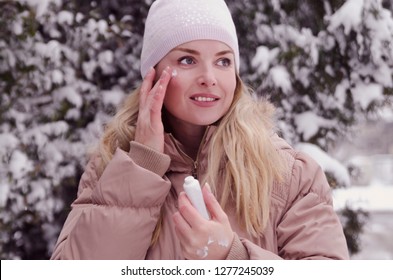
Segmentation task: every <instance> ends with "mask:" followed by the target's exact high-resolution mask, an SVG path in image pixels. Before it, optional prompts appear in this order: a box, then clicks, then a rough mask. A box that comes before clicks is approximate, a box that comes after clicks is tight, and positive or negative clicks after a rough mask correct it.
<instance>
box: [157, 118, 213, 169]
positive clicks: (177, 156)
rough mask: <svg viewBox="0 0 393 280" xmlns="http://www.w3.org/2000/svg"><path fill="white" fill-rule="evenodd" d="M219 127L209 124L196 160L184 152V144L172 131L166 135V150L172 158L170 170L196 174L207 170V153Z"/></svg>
mask: <svg viewBox="0 0 393 280" xmlns="http://www.w3.org/2000/svg"><path fill="white" fill-rule="evenodd" d="M216 130H217V127H216V126H215V125H211V126H208V127H207V128H206V131H205V135H204V136H203V138H202V141H201V144H200V146H199V150H198V155H197V158H196V160H193V159H192V158H191V157H190V156H188V155H187V154H186V153H185V152H184V146H183V144H182V143H180V142H179V141H178V140H177V139H176V138H175V137H174V136H173V135H172V134H171V133H165V135H164V141H165V144H164V152H165V154H167V155H169V156H170V158H171V164H170V166H169V170H168V171H172V172H181V173H185V174H189V175H193V176H196V175H198V173H199V172H200V171H201V170H205V168H206V165H207V153H208V149H209V143H210V141H211V138H212V136H213V134H214V133H215V131H216Z"/></svg>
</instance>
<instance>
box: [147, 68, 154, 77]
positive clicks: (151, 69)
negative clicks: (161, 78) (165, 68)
mask: <svg viewBox="0 0 393 280" xmlns="http://www.w3.org/2000/svg"><path fill="white" fill-rule="evenodd" d="M153 70H154V68H153V67H150V68H149V71H147V74H146V76H147V75H151V73H153Z"/></svg>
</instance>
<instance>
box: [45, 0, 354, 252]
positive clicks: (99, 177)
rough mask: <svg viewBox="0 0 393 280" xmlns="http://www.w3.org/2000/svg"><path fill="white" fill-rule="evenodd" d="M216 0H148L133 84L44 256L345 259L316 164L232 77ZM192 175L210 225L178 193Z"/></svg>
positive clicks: (230, 47)
mask: <svg viewBox="0 0 393 280" xmlns="http://www.w3.org/2000/svg"><path fill="white" fill-rule="evenodd" d="M238 72H239V49H238V42H237V37H236V30H235V26H234V24H233V20H232V18H231V15H230V12H229V10H228V8H227V6H226V4H225V2H224V1H223V0H191V1H184V0H157V1H155V2H154V3H153V5H152V6H151V8H150V10H149V14H148V17H147V20H146V25H145V34H144V42H143V49H142V55H141V74H142V77H143V82H142V84H141V86H140V87H139V88H138V89H137V90H136V91H135V92H134V93H133V94H131V95H130V96H129V97H128V98H127V99H126V100H125V103H124V105H123V107H122V108H121V109H120V110H119V111H118V113H117V114H116V116H115V117H114V118H113V120H112V122H111V123H110V124H109V125H108V126H107V128H106V131H105V133H104V135H103V137H102V139H101V142H100V145H99V148H98V150H97V152H96V153H95V154H94V156H93V157H92V159H91V160H90V161H89V163H88V165H87V167H86V170H85V172H84V174H83V176H82V178H81V181H80V185H79V191H78V197H77V199H76V200H75V202H74V203H73V205H72V211H71V212H70V214H69V216H68V218H67V221H66V223H65V225H64V228H63V229H62V232H61V234H60V237H59V239H58V242H57V244H56V248H55V250H54V252H53V255H52V258H53V259H281V258H284V259H347V258H348V252H347V247H346V242H345V238H344V235H343V231H342V228H341V225H340V222H339V220H338V217H337V216H336V214H335V212H334V210H333V207H332V198H331V194H330V188H329V185H328V183H327V181H326V178H325V176H324V174H323V172H322V171H321V169H320V168H319V166H318V165H317V164H316V163H315V162H314V161H313V160H312V159H311V158H309V157H308V156H306V155H305V154H302V153H299V152H296V151H295V150H293V149H292V148H291V147H290V146H289V145H288V144H287V143H286V142H285V141H284V140H282V139H281V138H279V137H278V136H277V134H276V133H275V132H274V124H273V113H274V110H273V107H272V106H271V105H270V104H269V103H268V102H267V101H263V100H257V99H256V98H254V97H253V96H252V94H251V93H250V91H249V90H248V89H247V88H246V87H245V86H244V84H243V83H242V81H241V79H240V78H239V75H238ZM189 175H193V176H194V177H197V178H198V179H199V180H200V181H201V183H202V186H204V187H203V190H202V192H203V198H204V201H205V203H206V206H207V209H208V211H209V212H210V216H211V219H209V220H207V219H204V218H202V216H201V215H200V214H199V213H198V212H197V210H196V209H195V208H194V207H193V206H192V204H191V203H190V201H189V199H188V198H187V196H186V195H185V193H184V190H183V182H184V179H185V177H187V176H189Z"/></svg>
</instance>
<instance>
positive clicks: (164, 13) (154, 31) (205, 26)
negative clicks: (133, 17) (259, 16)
mask: <svg viewBox="0 0 393 280" xmlns="http://www.w3.org/2000/svg"><path fill="white" fill-rule="evenodd" d="M194 40H217V41H221V42H223V43H225V44H227V45H228V46H229V47H230V48H231V49H232V50H233V52H234V55H235V65H236V69H237V71H239V45H238V40H237V35H236V28H235V24H234V23H233V20H232V16H231V13H230V11H229V9H228V7H227V5H226V3H225V1H224V0H156V1H154V3H153V4H152V5H151V7H150V10H149V13H148V15H147V18H146V23H145V33H144V37H143V47H142V55H141V74H142V77H145V75H146V74H147V72H148V70H149V69H150V67H154V66H156V64H157V63H158V62H159V61H160V60H161V59H162V58H163V57H164V56H165V55H167V54H168V52H169V51H170V50H172V49H173V48H175V47H177V46H179V45H181V44H184V43H187V42H190V41H194Z"/></svg>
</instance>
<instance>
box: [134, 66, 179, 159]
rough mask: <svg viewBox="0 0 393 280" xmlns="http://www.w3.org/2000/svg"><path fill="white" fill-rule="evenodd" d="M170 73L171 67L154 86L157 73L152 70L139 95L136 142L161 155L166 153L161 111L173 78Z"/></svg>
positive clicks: (145, 79)
mask: <svg viewBox="0 0 393 280" xmlns="http://www.w3.org/2000/svg"><path fill="white" fill-rule="evenodd" d="M170 73H171V69H170V67H167V68H165V69H164V71H162V73H161V76H160V78H159V79H158V81H157V82H156V84H155V85H154V86H153V83H154V79H155V76H156V71H155V69H154V68H151V69H150V70H149V72H148V73H147V74H146V76H145V78H144V80H143V82H142V85H141V90H140V93H139V114H138V120H137V123H136V130H135V141H136V142H138V143H140V144H143V145H145V146H148V147H150V148H152V149H154V150H156V151H158V152H161V153H163V152H164V125H163V123H162V119H161V110H162V105H163V102H164V97H165V93H166V89H167V86H168V84H169V81H170V80H171V77H172V75H171V74H170Z"/></svg>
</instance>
